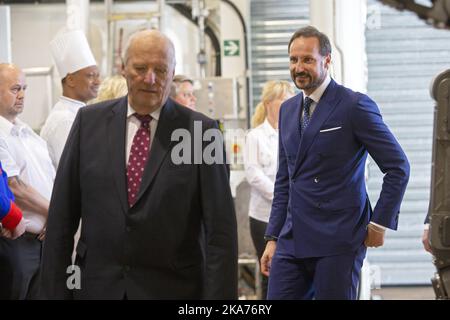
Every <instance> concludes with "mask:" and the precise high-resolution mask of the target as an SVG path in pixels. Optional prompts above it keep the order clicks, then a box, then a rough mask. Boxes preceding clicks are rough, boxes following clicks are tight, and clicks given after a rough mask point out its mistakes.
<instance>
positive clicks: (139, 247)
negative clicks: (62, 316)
mask: <svg viewBox="0 0 450 320" xmlns="http://www.w3.org/2000/svg"><path fill="white" fill-rule="evenodd" d="M123 63H124V69H123V74H124V76H125V77H126V79H127V83H128V92H129V93H128V96H126V97H123V98H119V99H117V100H111V101H107V102H103V103H99V104H97V105H92V106H89V107H86V108H83V109H81V110H80V112H79V113H78V115H77V118H76V120H75V123H74V125H73V128H72V131H71V133H70V135H69V139H68V142H67V144H66V147H65V150H64V152H63V155H62V158H61V161H60V164H59V169H58V173H57V177H56V182H55V187H54V190H55V191H54V193H53V196H52V200H51V205H50V212H49V220H48V227H47V238H46V241H45V244H44V254H43V276H42V288H43V294H44V295H45V296H46V297H47V298H56V299H58V298H59V299H61V298H79V299H123V298H128V299H234V298H236V297H237V228H236V218H235V212H234V208H233V202H232V197H231V192H230V188H229V184H228V174H227V168H226V165H225V164H224V163H223V162H224V161H219V162H217V161H215V162H213V163H212V164H206V163H205V161H198V160H199V159H198V157H195V156H193V155H192V154H186V152H187V153H190V152H189V151H192V149H193V150H194V152H198V151H199V150H197V149H196V148H194V147H193V148H191V149H184V153H183V154H182V155H181V157H182V158H183V159H186V158H189V159H188V160H189V161H187V162H188V163H186V161H184V162H183V163H181V164H179V160H180V159H174V157H176V156H177V154H178V153H177V152H175V150H179V149H178V148H174V147H175V146H177V145H178V144H177V143H176V141H173V136H174V131H175V130H177V129H178V130H181V131H182V132H184V133H189V134H190V135H191V136H192V137H193V138H198V135H197V136H196V137H194V127H195V129H196V130H195V131H196V133H198V132H197V131H198V128H200V127H201V128H202V131H201V132H200V135H202V134H203V133H204V132H205V131H206V130H208V129H212V130H213V131H214V130H215V129H217V128H216V124H215V122H214V121H213V120H211V119H209V118H207V117H205V116H203V115H201V114H199V113H196V112H194V111H192V110H189V109H188V108H184V107H182V106H180V105H178V104H176V103H175V102H173V101H172V100H170V99H168V96H169V91H170V86H171V82H172V78H173V75H174V69H175V53H174V47H173V44H172V43H171V41H170V40H169V39H168V38H167V37H166V36H165V35H163V34H162V33H160V32H158V31H148V30H147V31H141V32H138V33H136V34H135V35H133V36H132V38H131V39H130V41H129V46H128V48H127V51H126V53H125V57H124V61H123ZM199 124H200V125H199ZM178 132H180V131H178ZM217 132H218V131H217ZM216 138H217V135H216ZM216 140H220V139H216ZM215 142H217V143H220V145H221V148H223V144H222V141H215ZM193 144H194V145H195V143H193ZM200 147H201V148H200V153H201V154H202V155H203V151H206V149H205V147H206V145H205V143H204V142H201V143H200ZM202 147H203V148H202ZM216 151H217V150H216ZM217 154H219V155H220V154H221V152H216V154H215V156H216V157H217ZM178 155H179V154H178ZM189 155H190V156H189ZM197 155H198V154H197ZM193 158H195V160H197V161H194V162H193V161H192V159H193ZM200 160H202V159H200ZM221 160H223V157H222V159H221ZM189 162H190V163H189ZM207 163H211V162H210V161H207ZM80 218H82V220H83V224H82V229H81V236H80V241H79V243H78V245H77V248H76V252H77V257H76V263H75V265H76V266H78V267H79V271H80V272H79V274H80V275H81V283H80V286H78V287H81V288H80V289H77V286H75V289H74V290H69V288H68V286H67V284H66V282H67V278H68V276H69V275H68V274H67V273H66V269H67V267H68V266H69V265H70V264H71V263H70V256H71V253H72V247H73V235H74V233H75V231H76V229H77V226H78V222H79V220H80ZM75 270H77V269H75ZM74 275H75V274H74ZM69 282H70V281H69ZM69 287H71V286H69Z"/></svg>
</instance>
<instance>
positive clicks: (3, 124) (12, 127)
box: [0, 116, 31, 135]
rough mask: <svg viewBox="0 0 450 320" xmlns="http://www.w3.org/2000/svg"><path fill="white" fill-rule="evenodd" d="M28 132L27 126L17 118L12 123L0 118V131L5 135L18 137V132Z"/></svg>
mask: <svg viewBox="0 0 450 320" xmlns="http://www.w3.org/2000/svg"><path fill="white" fill-rule="evenodd" d="M30 130H31V129H30V128H29V127H28V125H27V124H26V123H25V122H23V121H22V120H20V119H19V118H16V119H15V120H14V123H12V122H11V121H9V120H7V119H6V118H4V117H2V116H0V131H1V132H2V133H3V134H5V135H18V134H19V133H20V132H28V131H30Z"/></svg>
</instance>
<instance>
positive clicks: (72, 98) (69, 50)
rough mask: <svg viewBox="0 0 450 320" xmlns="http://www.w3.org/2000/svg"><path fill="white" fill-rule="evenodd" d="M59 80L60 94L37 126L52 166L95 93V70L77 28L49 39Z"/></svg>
mask: <svg viewBox="0 0 450 320" xmlns="http://www.w3.org/2000/svg"><path fill="white" fill-rule="evenodd" d="M50 49H51V53H52V56H53V59H54V60H55V63H56V67H57V69H58V73H59V75H60V77H61V82H62V88H63V92H62V96H61V97H60V99H59V101H58V102H57V103H56V105H55V106H54V107H53V110H52V112H51V113H50V115H49V117H48V118H47V121H46V122H45V124H44V126H43V127H42V130H41V137H42V138H43V139H44V140H45V141H46V142H47V145H48V150H49V152H50V157H51V159H52V162H53V165H54V166H55V169H56V168H58V164H59V159H60V158H61V154H62V151H63V149H64V145H65V144H66V140H67V137H68V136H69V132H70V129H71V128H72V124H73V122H74V120H75V116H76V114H77V112H78V110H79V109H80V108H81V107H84V106H85V105H86V103H87V102H88V101H89V100H92V99H94V98H95V97H97V92H98V88H99V85H100V78H99V71H98V68H97V63H96V62H95V59H94V56H93V55H92V52H91V49H90V47H89V44H88V42H87V40H86V37H85V35H84V33H83V31H81V30H74V31H69V32H61V33H59V34H58V35H57V36H56V37H55V39H53V40H52V42H51V43H50Z"/></svg>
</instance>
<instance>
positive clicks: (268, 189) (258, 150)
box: [244, 80, 294, 299]
mask: <svg viewBox="0 0 450 320" xmlns="http://www.w3.org/2000/svg"><path fill="white" fill-rule="evenodd" d="M293 95H294V90H293V87H292V86H291V84H290V83H289V82H287V81H276V80H275V81H268V82H267V83H266V84H265V85H264V88H263V91H262V94H261V101H260V102H259V103H258V105H257V106H256V108H255V113H254V115H253V117H252V128H253V129H251V130H250V131H249V132H248V134H247V137H246V142H245V148H244V165H245V174H246V178H247V181H248V183H249V184H250V186H251V193H250V205H249V219H250V233H251V236H252V240H253V245H254V246H255V249H256V254H257V256H258V259H261V256H262V254H263V252H264V248H265V241H264V232H265V230H266V227H267V223H268V221H269V214H270V208H271V206H272V199H273V188H274V183H275V175H276V172H277V157H278V113H279V111H280V107H281V104H282V103H283V102H284V101H285V100H286V99H289V98H290V97H292V96H293ZM260 286H261V297H259V298H261V299H265V298H266V295H267V278H266V277H265V276H263V275H262V274H261V284H260Z"/></svg>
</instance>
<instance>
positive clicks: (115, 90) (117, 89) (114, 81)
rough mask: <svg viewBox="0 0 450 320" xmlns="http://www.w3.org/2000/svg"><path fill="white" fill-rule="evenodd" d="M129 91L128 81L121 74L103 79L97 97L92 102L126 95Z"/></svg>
mask: <svg viewBox="0 0 450 320" xmlns="http://www.w3.org/2000/svg"><path fill="white" fill-rule="evenodd" d="M127 93H128V89H127V81H126V80H125V78H124V77H123V76H121V75H119V74H116V75H114V76H111V77H107V78H105V79H103V81H102V83H101V85H100V88H99V89H98V95H97V98H96V99H94V100H92V102H91V103H97V102H102V101H105V100H112V99H116V98H120V97H123V96H125V95H126V94H127Z"/></svg>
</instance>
